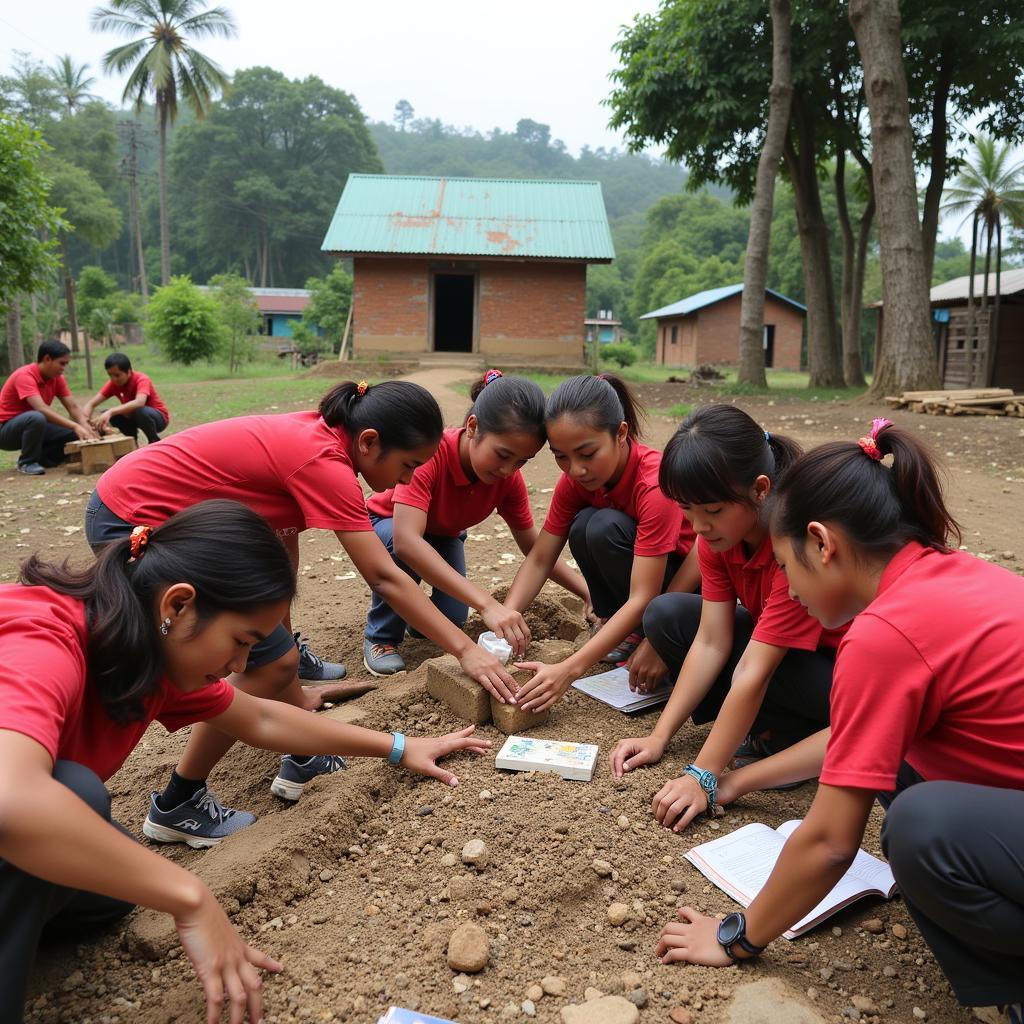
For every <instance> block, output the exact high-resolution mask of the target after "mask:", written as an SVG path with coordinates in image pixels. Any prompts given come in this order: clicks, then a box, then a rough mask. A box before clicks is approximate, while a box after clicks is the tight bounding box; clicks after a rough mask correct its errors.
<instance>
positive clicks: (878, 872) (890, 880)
mask: <svg viewBox="0 0 1024 1024" xmlns="http://www.w3.org/2000/svg"><path fill="white" fill-rule="evenodd" d="M801 824H803V823H802V821H801V820H800V819H799V818H797V819H796V820H794V821H787V822H784V823H783V824H781V825H780V826H779V827H778V828H777V829H776V830H775V831H776V832H778V833H779V835H780V836H782V837H783V838H785V839H788V838H789V837H790V836H791V835H792V834H793V833H794V832H795V831H796V830H797V829H798V828H799V827H800V825H801ZM843 881H849V882H851V883H853V884H855V885H856V887H857V889H858V890H859V891H863V892H865V893H866V892H870V891H871V890H872V889H877V890H878V891H879V892H880V893H882V894H883V895H885V896H887V897H888V896H891V895H892V894H893V890H894V889H895V887H896V878H895V877H894V876H893V873H892V871H891V870H890V868H889V865H888V864H887V863H886V862H885V861H884V860H882V859H881V858H880V857H875V856H874V855H873V854H870V853H868V852H867V851H866V850H858V851H857V856H856V857H854V859H853V863H852V864H851V865H850V867H849V869H848V870H847V872H846V874H845V875H843V877H842V879H840V884H841V883H842V882H843ZM837 888H838V885H837Z"/></svg>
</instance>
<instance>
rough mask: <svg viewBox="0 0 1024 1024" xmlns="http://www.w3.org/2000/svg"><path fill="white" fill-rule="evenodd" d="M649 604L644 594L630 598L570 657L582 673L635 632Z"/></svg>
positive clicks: (648, 599)
mask: <svg viewBox="0 0 1024 1024" xmlns="http://www.w3.org/2000/svg"><path fill="white" fill-rule="evenodd" d="M649 603H650V598H649V597H648V595H646V594H642V595H641V594H638V595H636V596H635V597H633V596H631V597H630V598H629V599H628V600H627V601H626V603H625V604H624V605H623V606H622V607H621V608H619V610H618V611H617V612H616V613H615V614H614V615H613V616H612V617H611V618H610V619H609V620H608V621H607V622H606V623H605V624H604V625H603V626H602V627H601V628H600V629H599V630H598V631H597V632H596V633H595V634H594V635H593V636H592V637H591V638H590V639H589V640H588V641H587V642H586V643H585V644H584V645H583V646H582V647H581V648H580V649H579V650H578V651H577V652H576V653H575V654H574V655H573V656H572V660H573V662H574V663H575V666H576V668H577V669H578V670H579V671H580V672H581V673H582V672H586V671H587V669H588V668H590V667H591V666H592V665H596V664H597V663H598V662H599V661H600V660H601V659H602V658H603V657H604V656H605V655H606V654H607V653H608V652H609V651H612V650H614V649H615V648H616V646H617V645H618V644H619V643H620V642H621V641H622V640H624V639H625V638H626V637H627V636H629V634H630V633H632V632H634V631H635V630H637V629H638V628H639V626H640V623H641V622H642V621H643V617H644V609H645V608H646V607H647V605H648V604H649Z"/></svg>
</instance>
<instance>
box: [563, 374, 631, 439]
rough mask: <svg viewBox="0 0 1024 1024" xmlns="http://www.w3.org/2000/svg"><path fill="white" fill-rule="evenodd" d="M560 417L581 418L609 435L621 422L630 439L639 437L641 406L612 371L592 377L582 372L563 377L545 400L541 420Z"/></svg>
mask: <svg viewBox="0 0 1024 1024" xmlns="http://www.w3.org/2000/svg"><path fill="white" fill-rule="evenodd" d="M562 416H575V417H577V418H579V419H584V420H586V421H587V422H589V424H590V425H591V426H593V427H596V428H598V429H600V430H607V431H608V432H609V433H610V434H612V435H614V434H616V433H617V432H618V429H619V424H621V423H625V424H626V427H627V431H628V436H629V438H630V440H632V441H636V440H639V439H640V438H641V437H642V436H643V419H644V410H643V406H641V405H640V403H639V402H638V401H637V400H636V397H635V396H634V395H633V392H632V390H630V387H629V385H628V384H627V383H626V382H625V381H624V380H623V379H622V378H621V377H618V376H616V375H615V374H614V373H599V374H598V375H597V376H596V377H595V376H591V375H590V374H583V375H582V376H579V377H568V378H566V379H565V380H563V381H562V383H561V384H559V385H558V387H557V388H555V390H554V392H553V393H552V395H551V397H550V398H549V399H548V406H547V411H546V414H545V419H546V420H547V422H548V423H551V422H553V421H554V420H557V419H559V418H561V417H562Z"/></svg>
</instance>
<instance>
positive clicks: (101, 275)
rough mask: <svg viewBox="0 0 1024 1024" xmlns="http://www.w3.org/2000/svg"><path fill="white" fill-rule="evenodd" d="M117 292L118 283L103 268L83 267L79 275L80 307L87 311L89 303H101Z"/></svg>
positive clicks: (77, 290)
mask: <svg viewBox="0 0 1024 1024" xmlns="http://www.w3.org/2000/svg"><path fill="white" fill-rule="evenodd" d="M116 291H117V282H116V281H115V280H114V279H113V278H112V277H111V276H110V274H108V273H107V272H106V271H105V270H104V269H103V268H102V267H92V266H89V267H82V269H81V271H80V272H79V274H78V284H77V286H76V295H77V298H78V306H79V308H80V309H83V310H84V309H85V307H86V306H87V305H88V304H89V303H95V302H99V301H101V300H103V299H105V298H107V296H108V295H113V294H114V292H116Z"/></svg>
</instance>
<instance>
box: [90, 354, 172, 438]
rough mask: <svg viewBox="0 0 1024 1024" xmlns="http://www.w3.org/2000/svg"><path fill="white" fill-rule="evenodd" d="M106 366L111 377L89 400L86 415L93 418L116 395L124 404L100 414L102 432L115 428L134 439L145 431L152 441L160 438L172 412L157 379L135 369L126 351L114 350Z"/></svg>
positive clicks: (106, 361) (105, 361)
mask: <svg viewBox="0 0 1024 1024" xmlns="http://www.w3.org/2000/svg"><path fill="white" fill-rule="evenodd" d="M103 368H104V369H105V370H106V371H107V376H108V377H109V378H110V380H108V381H107V383H106V384H104V385H103V387H102V388H100V390H99V391H98V392H96V394H95V395H93V396H92V398H90V399H89V401H88V402H86V403H85V415H86V416H87V417H88V418H90V419H92V414H93V411H94V410H95V409H96V408H97V407H98V406H100V405H102V404H103V403H104V402H105V401H106V400H107V399H108V398H114V397H115V396H116V397H117V400H118V402H119V403H120V404H119V405H115V406H114V407H113V408H112V409H104V410H103V412H101V413H100V414H99V416H97V417H96V420H95V423H96V427H97V428H98V429H99V430H102V431H105V430H106V429H107V427H113V428H114V429H115V430H120V431H121V433H122V434H126V435H127V436H128V437H134V438H137V437H138V436H139V431H140V430H141V431H142V432H143V434H145V435H146V440H147V441H148V442H149V443H150V444H152V443H153V442H154V441H159V440H160V431H162V430H166V429H167V424H168V423H169V422H170V421H171V414H170V413H169V412H168V411H167V406H166V405H164V403H163V402H161V401H160V396H159V395H158V394H157V393H156V388H155V387H154V386H153V382H152V381H151V380H150V379H149V377H147V376H146V374H144V373H143V372H142V371H141V370H133V369H132V362H131V360H130V359H129V358H128V357H127V356H126V355H125V354H124V353H123V352H112V353H111V354H110V355H109V356H107V358H106V359H105V360H104V361H103Z"/></svg>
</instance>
